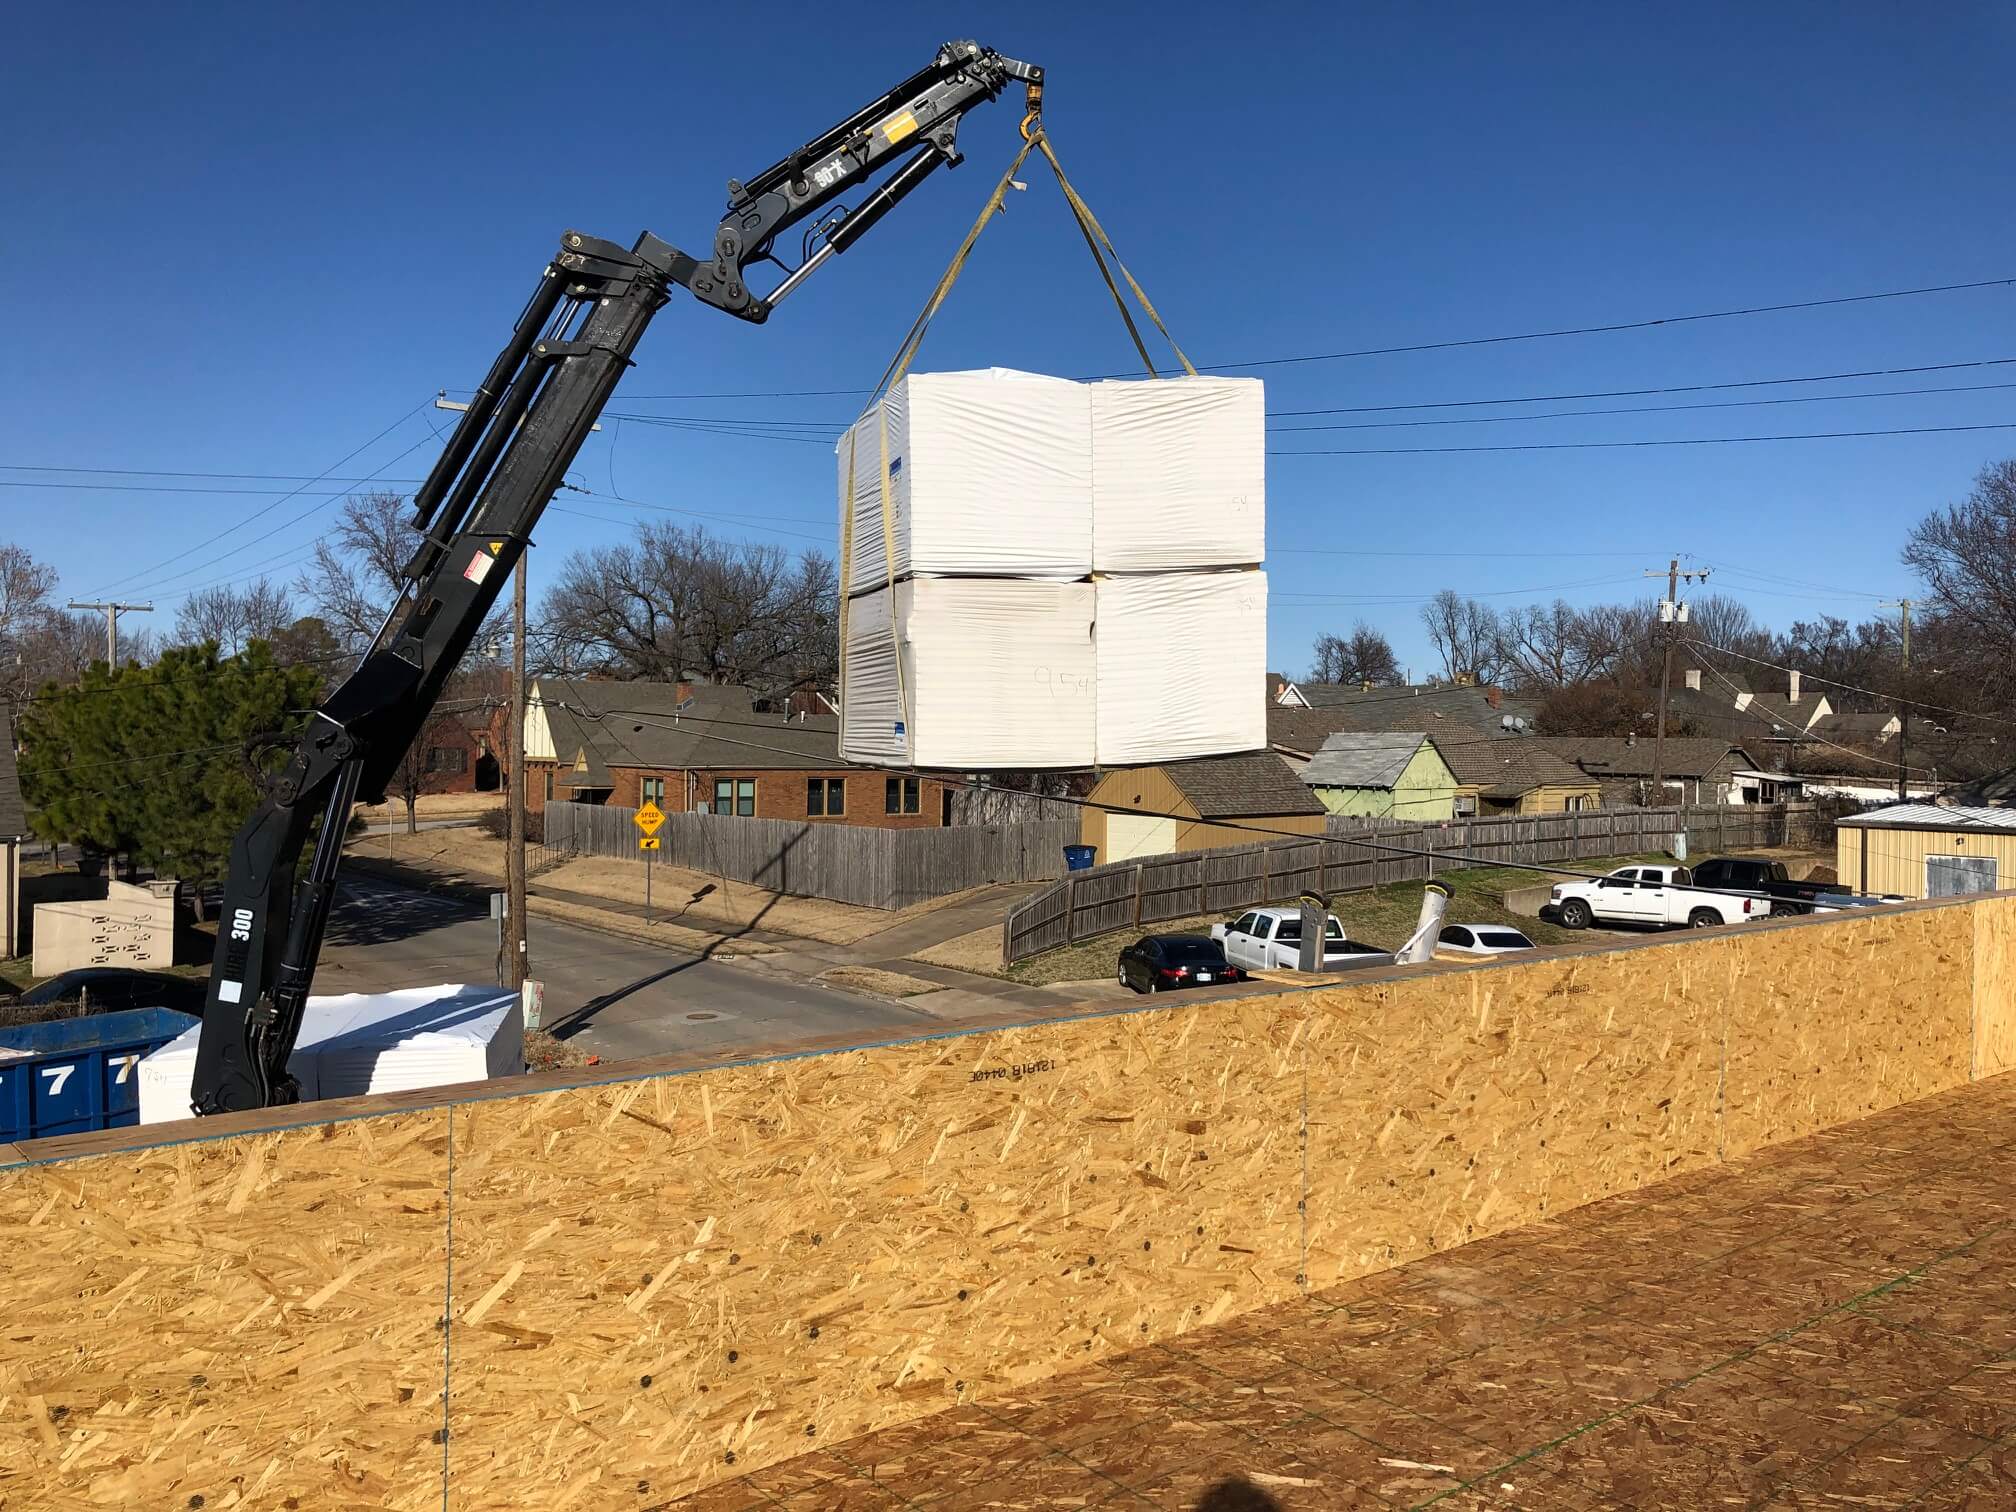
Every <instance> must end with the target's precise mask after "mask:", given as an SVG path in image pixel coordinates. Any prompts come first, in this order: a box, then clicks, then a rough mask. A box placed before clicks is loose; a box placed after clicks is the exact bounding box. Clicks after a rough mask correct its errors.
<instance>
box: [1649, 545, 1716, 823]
mask: <svg viewBox="0 0 2016 1512" xmlns="http://www.w3.org/2000/svg"><path fill="white" fill-rule="evenodd" d="M1645 576H1647V577H1649V578H1656V577H1658V576H1659V573H1658V571H1657V569H1653V570H1650V571H1648V572H1646V574H1645ZM1683 577H1684V578H1685V579H1686V580H1687V581H1688V582H1690V583H1693V582H1706V581H1707V578H1708V569H1707V568H1705V567H1704V568H1702V569H1701V570H1699V571H1698V572H1682V571H1681V570H1680V558H1678V557H1677V556H1676V557H1674V558H1673V560H1672V561H1670V562H1668V563H1667V564H1666V597H1665V598H1663V599H1661V600H1660V601H1659V623H1660V624H1662V625H1664V626H1665V627H1666V628H1665V630H1664V631H1663V632H1662V637H1661V638H1662V639H1663V640H1664V641H1665V648H1664V651H1663V653H1662V655H1661V657H1660V661H1659V724H1658V727H1657V730H1656V733H1655V734H1654V736H1653V742H1652V794H1651V797H1652V803H1653V805H1654V806H1655V807H1656V806H1658V805H1659V804H1662V803H1663V802H1664V801H1665V798H1666V696H1667V694H1668V693H1669V692H1670V691H1671V689H1672V686H1673V646H1674V643H1675V642H1676V641H1678V640H1679V639H1680V627H1681V626H1682V625H1684V624H1686V623H1687V606H1686V605H1685V604H1683V603H1681V602H1680V580H1681V579H1682V578H1683ZM1696 796H1697V797H1698V796H1699V795H1698V794H1697V795H1696Z"/></svg>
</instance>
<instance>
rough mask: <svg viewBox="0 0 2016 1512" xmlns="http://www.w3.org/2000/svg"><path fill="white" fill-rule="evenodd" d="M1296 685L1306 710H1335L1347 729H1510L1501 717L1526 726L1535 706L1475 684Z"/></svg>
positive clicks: (1430, 731)
mask: <svg viewBox="0 0 2016 1512" xmlns="http://www.w3.org/2000/svg"><path fill="white" fill-rule="evenodd" d="M1295 689H1296V691H1297V692H1298V693H1300V694H1301V695H1302V696H1303V698H1305V699H1306V700H1308V703H1309V710H1308V711H1307V712H1312V713H1313V712H1322V713H1326V714H1327V713H1331V712H1333V711H1334V712H1335V713H1336V714H1337V715H1338V717H1339V718H1340V719H1341V720H1343V723H1341V724H1338V725H1336V726H1335V727H1334V728H1337V729H1349V730H1387V731H1393V732H1402V731H1407V730H1426V731H1427V732H1428V733H1429V734H1430V735H1432V734H1434V733H1435V732H1436V731H1437V730H1438V729H1445V728H1448V727H1449V726H1452V725H1466V726H1468V727H1470V728H1472V729H1475V730H1479V731H1485V732H1490V733H1498V732H1501V731H1502V732H1508V733H1509V729H1510V728H1511V727H1508V726H1507V725H1506V724H1505V721H1506V719H1508V718H1510V719H1514V720H1520V719H1523V720H1524V721H1526V724H1527V725H1528V726H1531V724H1532V723H1533V718H1534V715H1535V713H1536V712H1537V709H1538V706H1537V705H1536V704H1534V703H1533V702H1532V701H1531V700H1529V699H1525V698H1521V697H1519V696H1517V695H1516V694H1510V693H1505V692H1503V691H1502V690H1500V689H1497V688H1481V687H1475V686H1461V687H1458V686H1453V685H1452V686H1449V687H1439V686H1438V687H1428V686H1426V685H1420V686H1409V687H1400V688H1371V689H1366V688H1361V687H1357V686H1354V685H1351V684H1343V683H1296V684H1295ZM1494 698H1495V699H1496V700H1497V702H1495V703H1494V702H1492V700H1493V699H1494Z"/></svg>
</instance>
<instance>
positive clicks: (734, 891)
mask: <svg viewBox="0 0 2016 1512" xmlns="http://www.w3.org/2000/svg"><path fill="white" fill-rule="evenodd" d="M345 848H346V850H347V851H348V852H349V853H350V854H351V855H356V856H368V857H376V858H379V859H381V860H388V861H397V862H400V863H402V864H405V865H408V866H418V867H423V868H425V869H427V870H430V871H435V872H439V873H441V874H443V875H449V876H463V877H468V878H471V879H473V880H478V881H482V882H486V883H488V882H495V881H499V880H501V879H502V878H503V875H504V842H503V841H502V840H496V839H492V838H491V837H490V836H489V835H486V834H484V833H482V832H481V831H480V830H466V829H458V830H422V831H420V832H419V833H418V834H414V835H409V834H406V833H405V832H404V831H397V832H394V833H392V834H389V835H362V836H358V837H355V838H353V839H352V840H351V841H350V843H349V844H348V846H346V847H345ZM536 886H548V887H555V888H561V889H564V890H566V891H568V892H577V893H586V894H590V895H592V896H594V897H598V898H608V899H610V900H611V901H613V902H621V903H639V904H641V903H642V902H643V901H644V868H643V865H642V864H641V863H639V862H635V861H619V860H616V859H615V858H613V857H608V856H582V857H580V858H578V859H576V860H572V861H564V862H562V863H561V864H560V865H558V866H556V867H553V868H552V869H551V870H550V871H542V872H541V873H539V877H538V881H537V883H536V884H535V887H536ZM967 896H970V894H967V893H953V894H951V895H950V896H948V897H943V898H933V899H931V900H930V901H929V902H926V903H920V904H917V905H916V906H914V907H912V908H906V909H899V910H895V911H889V910H884V909H880V908H862V907H860V906H858V905H856V904H853V903H835V902H832V901H831V900H829V899H826V898H796V897H790V896H787V895H786V894H783V893H774V892H770V891H768V890H767V889H765V888H761V887H754V886H751V885H750V884H749V883H747V882H730V881H727V880H725V879H723V878H721V877H710V876H708V875H707V874H706V873H704V872H697V871H689V870H687V869H686V868H684V867H679V866H659V865H656V864H654V865H653V866H652V868H651V903H652V907H653V909H654V911H657V912H656V914H655V916H656V917H657V918H659V919H661V920H667V921H674V922H677V923H679V924H684V925H688V926H691V927H694V928H701V929H709V930H714V931H716V932H720V931H730V930H737V929H766V930H774V931H775V932H777V933H778V934H786V935H791V936H794V937H796V938H798V939H804V940H818V941H820V942H822V943H824V944H828V945H851V944H853V943H854V942H855V941H856V940H860V939H863V938H865V937H866V936H868V935H872V934H875V933H878V932H879V931H881V930H884V929H888V928H890V927H891V926H892V925H896V924H901V923H903V922H904V921H905V920H907V919H912V918H916V917H918V916H919V915H922V914H927V913H930V912H932V911H933V910H934V909H939V908H943V907H945V906H947V905H948V904H953V903H957V902H959V901H961V900H962V899H963V898H965V897H967Z"/></svg>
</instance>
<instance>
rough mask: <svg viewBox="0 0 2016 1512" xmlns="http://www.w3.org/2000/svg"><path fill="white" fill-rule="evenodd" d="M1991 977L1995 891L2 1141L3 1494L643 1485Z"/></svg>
mask: <svg viewBox="0 0 2016 1512" xmlns="http://www.w3.org/2000/svg"><path fill="white" fill-rule="evenodd" d="M2012 993H2016V898H1996V899H1992V900H1987V901H1983V902H1978V903H1973V904H1964V905H1949V906H1941V907H1926V906H1914V907H1911V908H1907V909H1904V910H1900V911H1896V912H1886V913H1883V914H1880V915H1870V916H1863V917H1856V918H1852V919H1841V920H1811V921H1800V922H1797V923H1794V924H1790V925H1786V926H1776V925H1774V926H1759V927H1755V928H1752V929H1750V930H1746V931H1740V932H1734V933H1729V934H1723V933H1719V932H1718V933H1715V934H1709V935H1698V936H1697V935H1687V936H1678V937H1673V938H1671V939H1669V940H1666V941H1662V942H1659V943H1657V944H1647V945H1644V946H1634V947H1630V948H1625V949H1616V950H1603V951H1590V952H1586V953H1577V954H1573V955H1569V956H1565V957H1560V958H1554V959H1544V960H1538V961H1534V962H1531V963H1528V964H1525V965H1517V966H1513V965H1494V966H1490V967H1485V968H1470V969H1453V970H1452V969H1433V970H1430V971H1428V972H1426V973H1423V974H1420V975H1414V976H1406V977H1400V978H1391V977H1389V978H1387V979H1384V980H1377V981H1367V982H1363V983H1360V984H1356V985H1353V986H1350V987H1335V988H1327V989H1323V990H1321V991H1317V992H1310V993H1296V994H1287V995H1283V996H1278V997H1267V998H1247V999H1239V1000H1234V1001H1221V1002H1215V1003H1196V1002H1193V1003H1182V1002H1178V1003H1174V1004H1170V1003H1168V1002H1167V1001H1166V1000H1158V1002H1157V1003H1156V1004H1155V1005H1154V1006H1153V1007H1144V1008H1143V1009H1142V1010H1139V1011H1128V1012H1122V1013H1117V1014H1112V1015H1108V1016H1103V1017H1097V1018H1087V1019H1080V1020H1075V1021H1070V1022H1063V1023H1053V1024H1047V1025H1040V1026H1034V1027H1027V1028H1015V1029H1004V1030H996V1031H991V1032H984V1033H974V1034H968V1035H961V1036H955V1037H947V1038H941V1039H934V1040H925V1041H917V1042H911V1043H908V1044H903V1045H896V1046H889V1047H883V1048H877V1049H872V1050H861V1051H852V1052H847V1053H843V1054H832V1055H823V1056H815V1057H808V1058H803V1059H792V1060H775V1061H769V1062H764V1063H760V1064H751V1065H742V1066H734V1067H722V1068H717V1069H709V1070H704V1071H697V1072H691V1073H687V1074H660V1075H655V1076H649V1077H644V1078H641V1079H637V1080H631V1081H622V1082H613V1083H609V1084H606V1085H597V1086H580V1087H570V1088H566V1089H564V1090H558V1091H550V1092H544V1093H536V1094H520V1095H516V1096H510V1097H496V1098H492V1099H489V1100H479V1099H470V1100H464V1101H460V1102H456V1103H453V1104H451V1105H446V1106H441V1107H436V1108H431V1109H423V1110H420V1111H399V1112H394V1113H387V1114H379V1115H377V1116H360V1117H354V1118H349V1119H346V1120H344V1121H340V1122H332V1123H328V1124H323V1125H319V1126H314V1127H308V1128H301V1129H293V1130H287V1131H284V1132H267V1133H253V1134H238V1135H235V1136H231V1137H209V1130H210V1128H211V1127H212V1126H207V1125H206V1126H200V1127H197V1126H178V1127H177V1128H176V1130H175V1131H174V1132H176V1133H179V1134H182V1135H184V1136H185V1137H189V1138H191V1139H192V1141H193V1142H190V1143H182V1144H169V1145H155V1146H152V1147H147V1148H136V1149H125V1150H121V1151H119V1152H117V1153H111V1154H100V1155H91V1156H84V1157H78V1158H59V1159H52V1160H48V1161H43V1162H39V1163H33V1164H27V1165H19V1166H15V1167H12V1168H8V1169H0V1241H4V1243H5V1245H6V1249H5V1253H6V1255H7V1257H8V1264H7V1266H6V1268H5V1271H4V1275H0V1320H4V1322H0V1505H5V1506H7V1507H10V1508H13V1507H21V1508H31V1507H32V1508H45V1507H47V1508H59V1507H60V1508H86V1507H186V1506H189V1505H192V1502H191V1500H190V1499H191V1498H192V1497H195V1496H201V1497H203V1498H204V1501H203V1502H202V1505H204V1506H207V1507H213V1508H214V1507H229V1506H245V1507H286V1506H288V1505H290V1499H291V1504H292V1505H294V1506H298V1507H302V1508H325V1507H337V1508H343V1507H357V1508H363V1507H373V1508H376V1507H396V1508H405V1507H414V1508H418V1507H423V1506H429V1507H431V1506H434V1505H437V1504H439V1503H440V1502H441V1500H442V1498H443V1495H444V1477H445V1481H446V1487H445V1489H446V1490H447V1492H448V1493H449V1496H450V1502H451V1504H452V1505H455V1506H457V1507H465V1508H493V1507H494V1508H506V1507H510V1508H517V1507H533V1506H537V1507H563V1506H570V1505H572V1506H583V1507H586V1506H598V1505H605V1504H609V1503H610V1501H611V1499H612V1498H615V1497H619V1496H620V1498H621V1499H622V1502H623V1504H624V1505H639V1506H650V1505H655V1504H658V1503H660V1502H662V1501H665V1500H669V1499H670V1498H672V1497H674V1496H676V1495H678V1494H681V1493H683V1492H685V1491H687V1490H690V1489H693V1488H696V1487H699V1486H702V1485H705V1484H707V1483H709V1482H711V1481H713V1480H716V1479H719V1478H722V1477H723V1476H726V1475H732V1474H738V1473H741V1472H742V1471H744V1470H747V1469H749V1468H752V1467H755V1466H760V1465H762V1464H766V1463H770V1462H772V1461H775V1460H778V1459H783V1458H786V1457H789V1456H790V1455H792V1454H795V1453H798V1452H800V1451H802V1450H805V1449H807V1448H811V1447H816V1446H817V1445H818V1444H819V1443H820V1442H822V1441H823V1442H832V1441H835V1440H839V1439H845V1438H847V1437H850V1436H852V1435H854V1434H856V1433H858V1432H860V1431H862V1430H864V1429H868V1428H873V1427H876V1426H880V1425H883V1424H887V1423H890V1422H893V1421H897V1420H900V1419H905V1418H910V1417H916V1416H921V1415H923V1414H925V1413H927V1412H931V1411H934V1410H937V1409H939V1408H941V1407H944V1406H947V1405H950V1404H952V1403H955V1402H957V1401H960V1400H962V1399H964V1400H971V1399H975V1398H982V1399H984V1398H986V1397H988V1396H990V1395H994V1394H998V1393H1000V1392H1002V1391H1004V1390H1005V1389H1007V1388H1009V1387H1011V1386H1013V1385H1016V1384H1018V1383H1022V1382H1026V1381H1030V1380H1034V1379H1038V1378H1040V1377H1043V1376H1046V1375H1050V1374H1053V1373H1055V1372H1058V1371H1062V1370H1068V1369H1071V1368H1073V1367H1074V1366H1075V1365H1077V1364H1080V1363H1082V1362H1084V1361H1086V1360H1088V1359H1091V1358H1095V1357H1097V1356H1099V1355H1101V1354H1103V1353H1106V1352H1110V1351H1116V1350H1121V1349H1125V1348H1129V1347H1133V1346H1136V1345H1139V1344H1142V1343H1145V1342H1149V1341H1152V1340H1156V1339H1162V1338H1168V1337H1170V1336H1172V1335H1174V1334H1178V1333H1181V1332H1183V1331H1185V1330H1187V1329H1191V1328H1195V1327H1198V1326H1200V1325H1202V1324H1206V1323H1210V1322H1213V1321H1216V1320H1217V1319H1219V1318H1222V1317H1226V1316H1229V1315H1232V1314H1235V1313H1239V1312H1242V1311H1245V1310H1248V1309H1251V1308H1254V1307H1257V1306H1261V1305H1263V1304H1265V1303H1268V1302H1273V1301H1277V1300H1281V1299H1284V1298H1288V1297H1291V1296H1293V1295H1295V1294H1296V1292H1297V1291H1298V1290H1300V1289H1302V1288H1305V1287H1322V1286H1325V1285H1328V1284H1330V1283H1332V1282H1335V1281H1337V1280H1340V1279H1342V1278H1345V1277H1349V1276H1354V1275H1358V1274H1361V1273H1363V1272H1366V1271H1370V1270H1378V1269H1383V1268H1386V1267H1389V1266H1392V1265H1396V1264H1400V1263H1403V1262H1405V1261H1406V1260H1409V1259H1412V1258H1414V1257H1416V1256H1418V1255H1421V1254H1423V1253H1426V1252H1428V1251H1430V1250H1433V1249H1441V1248H1447V1247H1450V1246H1453V1245H1457V1244H1460V1243H1462V1242H1464V1240H1465V1239H1468V1238H1471V1237H1476V1236H1480V1235H1483V1234H1487V1233H1492V1232H1496V1231H1498V1230H1502V1229H1505V1228H1510V1227H1514V1226H1517V1225H1519V1224H1523V1223H1527V1222H1530V1221H1532V1220H1534V1219H1536V1218H1539V1217H1542V1216H1546V1215H1550V1214H1554V1213H1558V1212H1561V1211H1564V1210H1566V1209H1568V1208H1572V1207H1574V1206H1576V1205H1578V1204H1580V1203H1583V1202H1587V1201H1590V1200H1592V1199H1594V1198H1597V1197H1600V1196H1603V1195H1606V1194H1608V1193H1612V1192H1616V1191H1620V1190H1625V1189H1628V1188H1631V1187H1635V1186H1638V1185H1641V1184H1643V1183H1645V1182H1647V1181H1651V1180H1656V1179H1658V1178H1660V1177H1661V1176H1663V1175H1667V1174H1671V1173H1674V1172H1678V1171H1683V1170H1687V1169H1690V1168H1693V1167H1696V1166H1700V1165H1703V1164H1706V1163H1709V1162H1712V1161H1714V1160H1716V1159H1718V1158H1723V1157H1726V1156H1733V1155H1736V1154H1740V1153H1742V1152H1743V1151H1745V1150H1749V1149H1753V1148H1756V1147H1757V1146H1759V1145H1761V1144H1767V1143H1770V1142H1772V1141H1775V1140H1780V1139H1785V1138H1790V1137H1793V1136H1795V1135H1797V1134H1800V1133H1803V1132H1807V1131H1809V1130H1811V1129H1814V1128H1818V1127H1821V1126H1823V1125H1825V1124H1828V1123H1833V1122H1838V1121H1841V1120H1843V1119H1849V1118H1854V1117H1858V1116H1861V1115H1862V1114H1864V1113H1867V1112H1870V1111H1873V1110H1875V1109H1877V1108H1881V1107H1885V1106H1889V1105H1891V1104H1893V1103H1897V1102H1901V1101H1905V1100H1908V1099H1910V1098H1914V1097H1918V1096H1922V1095H1924V1094H1926V1093H1928V1092H1931V1091H1934V1090H1937V1089H1939V1088H1942V1087H1947V1086H1951V1085H1954V1084H1956V1083H1958V1082H1961V1081H1964V1080H1966V1079H1967V1077H1968V1076H1969V1074H1970V1069H1971V1071H1972V1072H1973V1074H1977V1075H1986V1074H1991V1073H1992V1072H1994V1071H1998V1070H2002V1069H2006V1068H2008V1067H2010V1065H2011V1064H2012V1062H2016V1002H2012ZM360 1106H362V1105H360ZM143 1137H153V1138H160V1137H163V1135H162V1134H161V1133H160V1132H157V1131H132V1138H133V1140H134V1142H135V1143H136V1144H137V1143H138V1141H139V1139H141V1138H143ZM29 1153H30V1155H31V1156H33V1155H34V1154H36V1152H34V1151H30V1152H29ZM444 1320H445V1322H444ZM444 1391H445V1402H444Z"/></svg>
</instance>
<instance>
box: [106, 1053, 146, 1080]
mask: <svg viewBox="0 0 2016 1512" xmlns="http://www.w3.org/2000/svg"><path fill="white" fill-rule="evenodd" d="M109 1064H111V1065H114V1066H117V1067H118V1068H119V1074H118V1075H117V1076H115V1077H113V1078H112V1085H113V1086H115V1087H123V1086H125V1085H126V1078H127V1077H129V1076H131V1075H132V1074H133V1068H134V1067H135V1066H137V1065H139V1064H140V1057H139V1056H137V1055H115V1056H113V1057H112V1058H111V1060H110V1062H109Z"/></svg>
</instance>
